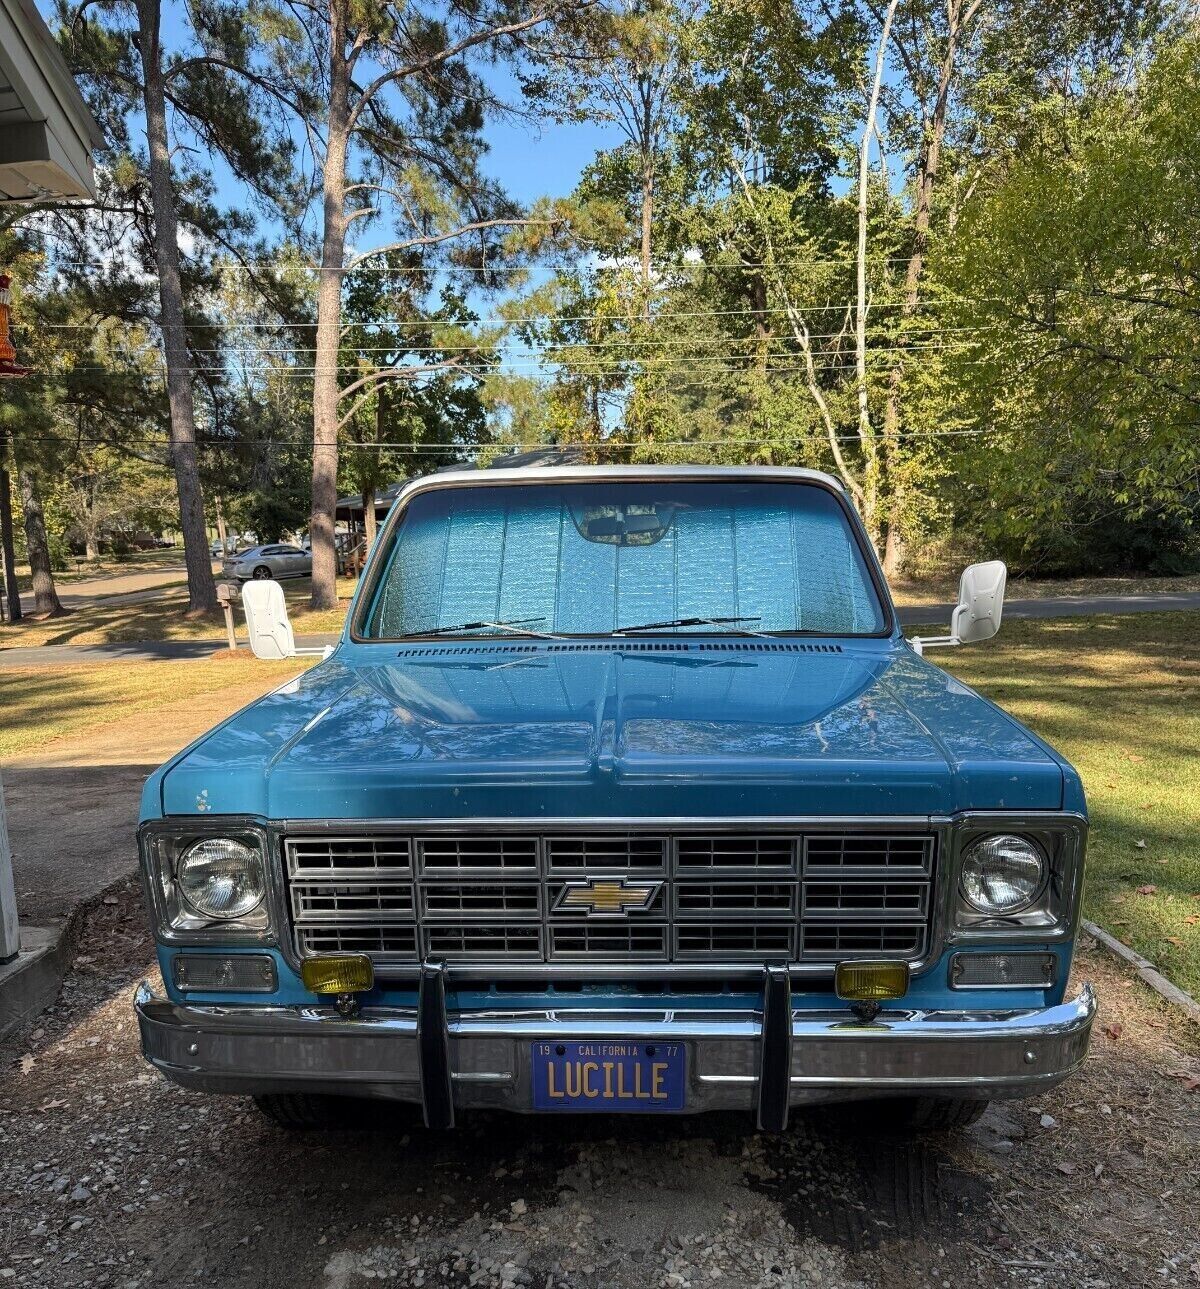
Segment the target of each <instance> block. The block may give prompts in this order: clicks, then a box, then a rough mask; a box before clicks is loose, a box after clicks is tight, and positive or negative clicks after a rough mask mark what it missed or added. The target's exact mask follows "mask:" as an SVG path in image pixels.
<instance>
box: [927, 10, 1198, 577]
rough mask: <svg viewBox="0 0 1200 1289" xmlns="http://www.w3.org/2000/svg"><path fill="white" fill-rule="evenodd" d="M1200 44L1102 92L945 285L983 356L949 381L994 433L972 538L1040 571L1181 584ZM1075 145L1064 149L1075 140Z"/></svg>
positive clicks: (953, 368) (1005, 184) (1022, 169)
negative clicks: (1108, 572) (1100, 569)
mask: <svg viewBox="0 0 1200 1289" xmlns="http://www.w3.org/2000/svg"><path fill="white" fill-rule="evenodd" d="M1198 81H1200V38H1198V37H1196V36H1194V35H1193V36H1189V37H1188V38H1186V39H1178V40H1171V41H1165V42H1163V43H1162V44H1161V45H1160V46H1159V48H1158V50H1157V52H1156V54H1155V57H1154V59H1153V61H1152V62H1151V63H1150V64H1149V66H1148V67H1147V68H1146V69H1145V71H1144V73H1143V74H1142V75H1141V76H1140V77H1139V78H1138V80H1137V82H1136V83H1135V85H1134V86H1133V87H1130V86H1128V85H1127V84H1124V83H1121V82H1119V81H1116V80H1115V79H1114V78H1112V77H1108V76H1102V77H1100V78H1098V79H1097V81H1096V82H1095V83H1094V84H1093V85H1092V86H1090V87H1089V92H1088V95H1087V98H1086V102H1085V104H1084V106H1083V107H1081V109H1080V110H1078V111H1076V112H1074V113H1072V114H1071V116H1070V117H1069V118H1067V120H1066V122H1065V124H1064V123H1059V125H1058V126H1057V127H1056V129H1055V130H1053V131H1046V132H1042V133H1039V134H1037V135H1036V136H1035V137H1034V138H1033V139H1032V140H1031V141H1030V142H1029V143H1028V144H1027V145H1026V146H1024V147H1023V148H1022V149H1021V151H1020V152H1019V153H1018V154H1017V155H1015V156H1014V157H1012V158H1011V159H1010V160H1009V161H1008V163H1007V164H1006V166H1005V167H1004V169H1003V171H1002V172H1001V173H1000V174H999V175H998V176H997V177H996V178H995V180H994V181H992V182H991V183H990V184H989V187H988V189H987V191H986V192H984V193H982V194H981V195H980V196H979V197H978V199H977V200H976V201H975V202H974V203H973V204H972V205H971V206H970V207H969V208H968V209H966V210H965V211H964V213H963V217H962V219H961V221H960V223H959V225H958V228H957V230H956V233H955V236H954V238H953V239H952V240H951V241H950V242H949V243H948V244H947V246H946V248H945V254H944V259H943V260H942V262H941V264H940V266H939V269H938V275H939V278H940V280H941V281H943V282H945V283H947V284H950V283H954V284H955V285H956V286H957V287H958V290H961V285H960V284H962V283H969V284H970V296H969V297H966V296H962V295H959V294H958V292H957V291H956V292H955V294H953V295H950V296H948V303H947V310H946V314H947V317H948V318H951V319H953V321H954V322H955V324H957V325H960V326H963V327H969V328H972V329H973V335H974V336H975V339H974V340H973V342H972V343H971V344H969V345H964V346H963V347H962V349H961V352H960V353H959V354H958V355H957V356H956V357H955V358H953V359H952V360H951V362H950V363H949V364H948V365H947V378H948V382H949V388H950V390H951V391H952V393H951V396H952V398H953V399H954V401H955V402H956V403H957V405H958V406H959V407H960V408H961V409H963V412H964V413H965V415H966V417H967V419H968V420H969V421H970V422H971V423H972V424H973V425H974V426H975V427H976V428H978V429H979V430H980V431H981V432H980V433H979V435H978V437H977V438H976V439H974V440H970V443H971V446H970V447H968V448H965V449H964V451H963V453H962V460H961V469H962V471H963V473H964V475H965V476H966V477H967V478H969V479H970V480H971V489H970V493H969V497H970V500H969V503H968V513H969V515H970V518H971V522H973V523H975V524H977V525H978V526H979V527H980V529H981V530H982V531H984V532H986V533H988V534H989V535H990V536H992V537H994V538H995V539H996V540H998V541H1003V542H1005V543H1006V545H1007V547H1008V548H1009V549H1010V550H1012V551H1014V553H1017V554H1019V556H1023V558H1024V560H1025V561H1027V562H1030V561H1032V562H1044V563H1045V565H1046V566H1047V567H1053V568H1064V569H1065V568H1073V567H1077V566H1078V564H1079V562H1080V561H1081V560H1084V559H1099V560H1101V561H1102V562H1104V563H1105V564H1106V565H1108V566H1109V567H1113V566H1117V567H1121V566H1124V567H1145V568H1153V569H1155V570H1157V569H1160V568H1161V569H1163V571H1165V570H1166V567H1167V566H1170V565H1173V564H1175V563H1177V562H1179V561H1183V562H1185V563H1186V562H1187V560H1188V558H1189V556H1188V553H1187V548H1188V546H1189V542H1188V539H1187V536H1186V534H1188V533H1189V532H1190V531H1192V529H1191V525H1192V523H1193V521H1194V518H1195V515H1196V509H1197V504H1198V501H1200V436H1198V435H1197V428H1198V425H1200V378H1198V376H1197V369H1196V364H1195V319H1196V317H1197V316H1200V279H1198V276H1197V274H1198V272H1200V262H1198V261H1197V259H1196V256H1195V251H1194V248H1195V247H1197V246H1200V206H1198V205H1197V202H1196V193H1197V192H1200V164H1198V162H1197V155H1196V149H1195V140H1194V132H1193V130H1192V121H1193V120H1194V111H1195V104H1196V85H1197V83H1198ZM1064 129H1065V135H1064V133H1063V131H1064Z"/></svg>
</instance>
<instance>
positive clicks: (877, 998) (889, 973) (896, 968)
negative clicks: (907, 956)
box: [833, 962, 908, 1003]
mask: <svg viewBox="0 0 1200 1289" xmlns="http://www.w3.org/2000/svg"><path fill="white" fill-rule="evenodd" d="M833 987H834V991H835V992H836V993H837V996H838V997H839V998H846V999H849V1000H850V1001H851V1002H857V1003H881V1002H886V1001H887V1000H888V999H889V998H903V997H904V995H905V994H906V993H908V963H907V962H839V963H838V965H837V971H836V972H835V973H834V978H833Z"/></svg>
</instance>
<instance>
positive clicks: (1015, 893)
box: [961, 833, 1047, 914]
mask: <svg viewBox="0 0 1200 1289" xmlns="http://www.w3.org/2000/svg"><path fill="white" fill-rule="evenodd" d="M1046 873H1047V865H1046V855H1045V852H1044V851H1043V850H1042V848H1041V847H1040V846H1039V845H1037V843H1036V842H1033V841H1030V840H1029V839H1028V838H1027V837H1018V836H1016V835H1015V834H1012V833H997V834H996V835H995V836H993V837H981V838H980V839H979V840H978V841H975V842H972V843H971V844H970V845H969V846H968V847H967V848H966V850H965V851H964V852H963V858H962V879H961V880H962V893H963V898H964V899H965V900H966V901H967V903H968V904H970V905H971V907H972V908H974V909H977V910H978V911H979V912H980V913H989V914H1002V913H1016V912H1019V911H1020V910H1021V909H1023V908H1025V907H1026V906H1027V905H1029V904H1031V903H1032V902H1033V901H1034V900H1035V899H1036V898H1037V896H1038V894H1039V893H1040V891H1041V889H1042V887H1043V885H1044V884H1045V881H1046Z"/></svg>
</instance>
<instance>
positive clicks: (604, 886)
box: [554, 877, 662, 918]
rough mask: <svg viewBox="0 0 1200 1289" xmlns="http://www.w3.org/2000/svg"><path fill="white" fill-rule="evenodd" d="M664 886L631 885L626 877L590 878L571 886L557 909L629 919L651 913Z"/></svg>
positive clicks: (563, 891)
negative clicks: (647, 911) (636, 914)
mask: <svg viewBox="0 0 1200 1289" xmlns="http://www.w3.org/2000/svg"><path fill="white" fill-rule="evenodd" d="M661 886H662V883H661V882H631V881H629V880H628V879H627V878H624V877H589V878H588V879H587V881H586V882H568V883H567V884H566V885H565V886H564V887H563V888H562V891H561V893H560V894H559V897H558V899H557V901H555V905H554V907H555V909H556V910H560V909H574V910H577V911H578V912H580V913H587V914H588V915H589V916H592V917H617V918H620V917H626V916H627V915H628V914H630V913H640V912H642V911H644V910H645V909H648V908H649V907H650V905H651V904H653V903H654V897H655V896H656V895H657V894H658V892H659V888H660V887H661Z"/></svg>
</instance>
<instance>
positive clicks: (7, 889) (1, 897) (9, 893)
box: [0, 783, 21, 962]
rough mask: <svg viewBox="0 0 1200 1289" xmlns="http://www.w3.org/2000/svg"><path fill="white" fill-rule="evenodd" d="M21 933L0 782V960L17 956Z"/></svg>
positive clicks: (8, 959)
mask: <svg viewBox="0 0 1200 1289" xmlns="http://www.w3.org/2000/svg"><path fill="white" fill-rule="evenodd" d="M20 948H21V933H20V930H19V929H18V927H17V891H16V887H15V886H13V872H12V847H11V846H10V845H9V844H8V818H7V816H6V815H5V813H4V784H3V783H0V962H8V961H10V960H11V959H13V958H15V957H16V956H17V953H18V952H19V951H20Z"/></svg>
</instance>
